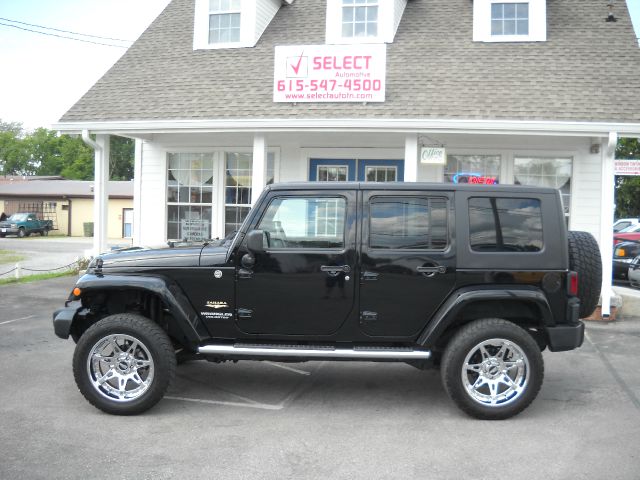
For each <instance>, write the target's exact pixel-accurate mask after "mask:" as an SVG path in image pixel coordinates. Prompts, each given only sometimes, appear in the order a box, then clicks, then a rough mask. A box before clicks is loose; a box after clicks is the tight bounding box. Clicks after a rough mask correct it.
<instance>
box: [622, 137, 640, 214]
mask: <svg viewBox="0 0 640 480" xmlns="http://www.w3.org/2000/svg"><path fill="white" fill-rule="evenodd" d="M616 158H620V159H625V158H626V159H638V160H640V142H639V141H638V139H637V138H621V139H620V140H618V146H617V148H616ZM616 217H617V218H624V217H640V177H630V176H617V177H616Z"/></svg>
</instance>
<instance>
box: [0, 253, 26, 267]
mask: <svg viewBox="0 0 640 480" xmlns="http://www.w3.org/2000/svg"><path fill="white" fill-rule="evenodd" d="M25 258H26V257H25V256H24V255H20V254H19V253H16V252H14V251H12V250H2V249H0V265H6V264H7V263H16V262H20V261H22V260H24V259H25Z"/></svg>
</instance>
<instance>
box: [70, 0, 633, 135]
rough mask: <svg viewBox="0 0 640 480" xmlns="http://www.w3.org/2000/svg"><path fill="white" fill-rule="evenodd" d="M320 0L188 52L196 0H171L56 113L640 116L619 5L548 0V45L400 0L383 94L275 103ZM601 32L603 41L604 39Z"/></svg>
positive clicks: (467, 11)
mask: <svg viewBox="0 0 640 480" xmlns="http://www.w3.org/2000/svg"><path fill="white" fill-rule="evenodd" d="M325 14H326V0H324V1H323V0H297V1H296V2H294V3H293V4H291V5H283V6H282V7H281V8H280V10H279V11H278V13H277V14H276V16H275V18H274V20H273V21H272V22H271V24H270V25H269V27H267V29H266V30H265V32H264V34H263V35H262V37H261V39H260V41H259V42H258V43H257V45H256V46H255V47H254V48H246V49H226V50H206V51H193V45H192V38H193V18H194V17H193V16H194V0H173V1H172V2H171V3H170V4H169V5H168V6H167V8H166V9H165V10H164V11H163V12H162V14H160V16H159V17H158V18H157V19H156V20H155V21H154V22H153V23H152V24H151V26H150V27H149V28H148V29H147V30H146V31H145V33H144V34H143V35H142V36H141V37H140V38H139V39H138V41H136V42H135V44H134V45H133V46H132V47H131V48H130V49H129V50H128V51H127V52H126V53H125V54H124V55H123V57H122V58H121V59H120V60H119V61H118V62H117V63H116V64H115V65H114V66H113V67H112V68H111V69H110V70H109V71H108V72H107V73H106V74H105V75H104V76H103V78H102V79H100V80H99V81H98V82H97V83H96V84H95V85H94V86H93V87H92V88H91V89H90V90H89V92H87V93H86V94H85V95H84V96H83V97H82V98H81V99H80V100H79V101H78V102H77V103H76V104H75V105H74V106H73V107H71V109H70V110H69V111H68V112H67V113H66V114H65V115H64V116H63V117H62V119H61V122H83V121H86V122H94V121H122V120H172V119H176V120H177V119H225V118H228V119H231V118H233V119H242V118H274V119H295V118H305V119H317V118H355V119H357V118H381V117H383V118H390V119H400V118H403V119H404V118H425V119H434V118H438V119H483V120H555V121H599V122H634V123H635V122H638V121H640V95H637V92H638V91H640V49H639V48H638V46H637V42H636V39H635V34H634V31H633V27H632V25H631V21H630V18H629V14H628V11H627V9H626V5H622V4H619V5H618V7H617V8H616V17H617V19H618V21H617V22H615V23H613V22H605V18H606V16H607V8H606V2H603V1H602V0H548V6H547V18H548V29H547V38H548V40H547V41H546V42H539V43H532V44H523V43H518V44H513V43H500V44H484V43H478V42H473V38H472V36H473V35H472V30H473V27H472V25H473V8H472V5H471V2H469V0H412V1H410V2H408V4H407V7H406V10H405V12H404V16H403V18H402V21H401V23H400V26H399V28H398V31H397V33H396V37H395V40H394V43H393V44H391V45H389V46H388V48H387V52H388V53H387V96H386V101H385V102H384V103H378V104H373V103H370V104H359V103H348V104H346V103H345V104H339V103H323V104H309V103H305V104H297V105H296V104H288V103H273V101H272V98H273V92H272V85H273V58H274V49H275V46H277V45H304V44H324V42H325V27H326V25H325ZM603 39H606V41H603Z"/></svg>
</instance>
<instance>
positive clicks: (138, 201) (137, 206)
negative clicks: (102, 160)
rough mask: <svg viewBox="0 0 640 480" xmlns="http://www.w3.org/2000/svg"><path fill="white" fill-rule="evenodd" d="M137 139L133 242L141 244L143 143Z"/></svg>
mask: <svg viewBox="0 0 640 480" xmlns="http://www.w3.org/2000/svg"><path fill="white" fill-rule="evenodd" d="M143 143H144V142H143V140H140V139H136V147H135V157H134V163H133V244H134V245H140V244H141V241H140V233H141V232H140V225H142V223H141V221H142V216H141V215H142V195H141V193H142V144H143Z"/></svg>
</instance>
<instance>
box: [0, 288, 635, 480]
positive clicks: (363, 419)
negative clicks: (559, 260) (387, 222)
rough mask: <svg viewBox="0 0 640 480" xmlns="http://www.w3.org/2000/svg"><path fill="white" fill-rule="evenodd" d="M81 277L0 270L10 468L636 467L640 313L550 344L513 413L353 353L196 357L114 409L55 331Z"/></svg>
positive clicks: (222, 473)
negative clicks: (224, 359)
mask: <svg viewBox="0 0 640 480" xmlns="http://www.w3.org/2000/svg"><path fill="white" fill-rule="evenodd" d="M73 283H74V279H73V278H72V277H65V278H58V279H54V280H47V281H40V282H34V283H31V284H23V285H5V286H0V385H1V387H0V422H1V427H2V428H0V445H1V446H2V447H1V448H0V478H2V479H12V480H13V479H16V480H18V479H39V478H43V479H44V478H46V479H58V478H60V479H76V478H78V479H87V478H95V479H102V478H105V479H106V478H120V479H165V478H166V479H172V478H220V479H251V480H253V479H278V480H280V479H288V478H304V479H307V478H309V479H316V478H317V479H327V478H339V479H342V478H344V479H360V478H362V479H391V478H416V479H456V480H459V479H466V478H469V479H495V478H526V479H549V478H553V479H617V480H623V479H634V480H636V479H637V478H638V475H639V474H638V472H640V453H639V452H638V450H639V449H638V445H639V443H638V440H639V439H640V400H639V399H640V370H639V369H638V368H637V365H639V364H640V349H639V348H638V345H639V337H640V318H636V317H625V319H624V320H622V321H617V322H614V323H609V324H601V323H589V324H588V326H587V336H586V341H585V344H584V345H583V346H582V347H581V348H580V349H578V350H575V351H572V352H564V353H550V352H545V353H544V359H545V362H546V368H545V372H546V377H545V381H544V384H543V387H542V390H541V392H540V394H539V396H538V398H537V399H536V400H535V401H534V403H533V404H532V405H531V406H530V407H529V408H528V409H527V410H525V411H524V412H523V413H522V414H520V415H518V416H517V417H514V418H512V419H510V420H506V421H500V422H489V421H479V420H475V419H472V418H470V417H467V416H466V415H465V414H463V413H462V412H461V411H459V410H458V409H457V408H456V407H455V406H454V405H453V403H452V402H451V401H450V400H449V399H448V398H447V396H446V394H445V393H444V390H443V388H442V386H441V383H440V377H439V374H438V372H436V371H420V370H416V369H414V368H413V367H410V366H408V365H403V364H384V363H349V362H345V363H337V362H336V363H334V362H310V363H303V364H281V363H270V362H249V361H244V362H242V361H241V362H239V363H237V364H234V363H225V364H213V363H208V362H205V361H196V362H190V363H186V364H184V365H181V366H179V367H178V371H177V378H176V381H175V382H174V384H173V385H172V386H171V387H170V391H169V392H168V394H167V396H166V397H165V399H164V400H162V401H161V402H160V403H159V404H158V405H157V406H156V407H155V408H153V409H152V410H150V411H149V412H147V413H145V414H143V415H140V416H136V417H117V416H110V415H107V414H104V413H102V412H100V411H99V410H96V409H95V408H94V407H92V406H91V405H90V404H89V403H88V402H87V401H85V400H84V398H83V397H82V395H81V394H80V393H79V392H78V390H77V388H76V386H75V383H74V381H73V375H72V371H71V358H72V355H73V348H74V345H73V342H72V341H71V340H67V341H65V340H61V339H59V338H57V337H55V336H54V334H53V329H52V325H51V313H52V311H53V310H54V309H55V308H57V307H58V306H61V305H62V304H63V301H64V299H65V298H66V297H67V295H68V293H69V291H70V290H71V288H72V287H73Z"/></svg>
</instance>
